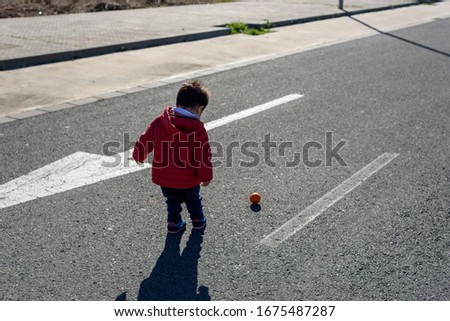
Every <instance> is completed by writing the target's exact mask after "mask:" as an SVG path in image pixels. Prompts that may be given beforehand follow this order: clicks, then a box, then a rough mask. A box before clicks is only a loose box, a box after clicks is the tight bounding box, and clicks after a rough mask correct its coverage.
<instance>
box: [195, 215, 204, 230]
mask: <svg viewBox="0 0 450 321" xmlns="http://www.w3.org/2000/svg"><path fill="white" fill-rule="evenodd" d="M205 226H206V217H205V216H203V217H202V218H194V219H192V228H193V229H194V230H200V229H202V228H204V227H205Z"/></svg>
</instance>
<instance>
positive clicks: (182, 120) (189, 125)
mask: <svg viewBox="0 0 450 321" xmlns="http://www.w3.org/2000/svg"><path fill="white" fill-rule="evenodd" d="M162 122H163V125H164V128H166V129H167V130H168V131H169V132H170V133H171V134H176V133H180V132H181V133H185V134H190V133H192V132H196V131H198V130H200V129H201V128H202V127H203V123H202V122H201V121H200V120H197V119H193V118H189V117H185V116H181V115H177V114H176V113H175V112H174V111H173V109H172V107H167V108H165V109H164V112H163V114H162Z"/></svg>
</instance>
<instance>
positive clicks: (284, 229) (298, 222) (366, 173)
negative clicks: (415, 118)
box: [260, 153, 399, 248]
mask: <svg viewBox="0 0 450 321" xmlns="http://www.w3.org/2000/svg"><path fill="white" fill-rule="evenodd" d="M398 155H399V154H389V153H384V154H382V155H381V156H379V157H378V158H377V159H375V160H374V161H372V162H371V163H369V164H368V165H366V166H364V167H363V168H361V169H360V170H359V171H357V172H356V173H355V174H353V175H352V176H351V177H350V178H348V179H346V180H345V181H344V182H342V183H341V184H340V185H338V186H337V187H335V188H334V189H332V190H331V191H329V192H328V193H326V194H325V195H324V196H322V197H321V198H319V199H318V200H317V201H315V202H314V203H313V204H311V205H310V206H308V207H307V208H305V209H304V210H303V211H301V212H300V213H299V214H298V215H297V216H295V217H294V218H292V219H290V220H289V221H287V222H286V223H284V224H283V225H282V226H280V227H279V228H278V229H276V230H275V231H273V232H272V233H271V234H269V235H267V236H266V237H265V238H263V239H262V240H261V242H260V243H261V244H264V245H267V246H269V247H272V248H275V247H277V246H278V245H280V244H281V243H283V242H284V241H286V240H287V239H288V238H289V237H291V236H292V235H294V234H295V233H297V232H298V231H300V230H301V229H302V228H303V227H305V226H306V225H307V224H309V223H310V222H312V221H313V220H314V219H315V218H316V217H318V216H319V215H320V214H322V213H323V212H324V211H325V210H326V209H328V208H329V207H331V206H333V204H334V203H336V202H337V201H339V200H340V199H341V198H343V197H344V196H345V195H347V194H348V193H350V192H351V191H353V190H354V189H355V188H356V187H358V186H359V185H361V184H362V183H363V182H364V181H365V180H366V179H368V178H369V177H370V176H372V175H373V174H375V173H376V172H378V171H379V170H380V169H382V168H383V167H384V166H386V165H387V164H388V163H389V162H390V161H392V160H393V159H394V158H396V157H397V156H398Z"/></svg>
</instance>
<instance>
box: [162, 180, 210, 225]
mask: <svg viewBox="0 0 450 321" xmlns="http://www.w3.org/2000/svg"><path fill="white" fill-rule="evenodd" d="M161 190H162V193H163V195H164V197H165V198H166V203H167V221H168V222H173V223H178V222H180V221H181V211H182V207H181V204H182V203H185V204H186V207H187V210H188V212H189V215H190V217H191V219H200V218H202V217H203V206H202V197H201V196H200V185H197V186H195V187H192V188H183V189H178V188H167V187H162V186H161Z"/></svg>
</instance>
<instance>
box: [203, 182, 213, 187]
mask: <svg viewBox="0 0 450 321" xmlns="http://www.w3.org/2000/svg"><path fill="white" fill-rule="evenodd" d="M209 183H211V181H208V182H202V186H205V187H206V186H208V185H209Z"/></svg>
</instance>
